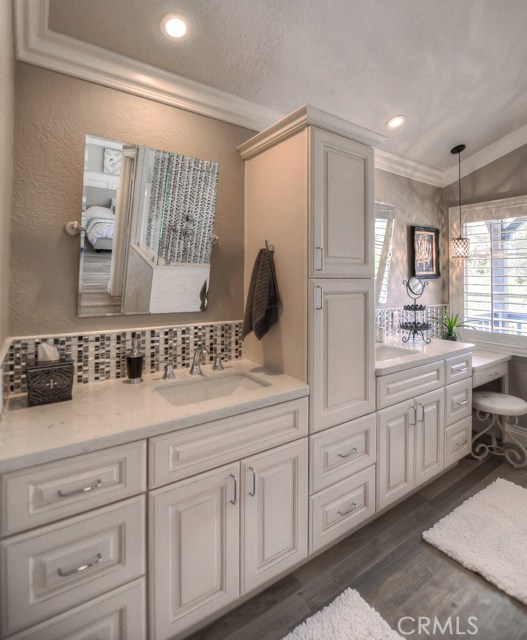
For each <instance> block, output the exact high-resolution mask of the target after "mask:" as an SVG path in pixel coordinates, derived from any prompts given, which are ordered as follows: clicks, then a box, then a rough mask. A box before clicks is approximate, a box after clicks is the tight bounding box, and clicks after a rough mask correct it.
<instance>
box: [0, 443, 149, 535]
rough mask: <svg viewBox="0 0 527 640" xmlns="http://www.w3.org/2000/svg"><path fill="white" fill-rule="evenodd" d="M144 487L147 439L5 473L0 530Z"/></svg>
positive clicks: (61, 515)
mask: <svg viewBox="0 0 527 640" xmlns="http://www.w3.org/2000/svg"><path fill="white" fill-rule="evenodd" d="M145 490H146V441H145V440H142V441H140V442H132V443H131V444H127V445H122V446H119V447H112V448H111V449H104V450H103V451H94V452H93V453H86V454H84V455H81V456H76V457H74V458H66V459H64V460H59V461H57V462H51V463H49V464H42V465H38V466H35V467H29V468H27V469H22V470H20V471H13V472H11V473H6V474H4V475H2V476H1V478H0V496H1V497H2V502H3V503H4V507H3V509H1V510H0V534H1V535H4V536H5V535H10V534H12V533H18V532H19V531H24V530H26V529H32V528H33V527H36V526H40V525H42V524H47V523H49V522H53V521H55V520H60V519H61V518H67V517H69V516H73V515H76V514H78V513H82V512H83V511H87V510H88V509H94V508H96V507H101V506H103V505H105V504H109V503H110V502H115V501H117V500H122V499H124V498H129V497H130V496H133V495H136V494H138V493H141V492H143V491H145Z"/></svg>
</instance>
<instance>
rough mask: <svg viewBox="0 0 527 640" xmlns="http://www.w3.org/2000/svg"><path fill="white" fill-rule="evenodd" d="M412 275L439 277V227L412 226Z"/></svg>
mask: <svg viewBox="0 0 527 640" xmlns="http://www.w3.org/2000/svg"><path fill="white" fill-rule="evenodd" d="M411 230H412V233H411V237H412V275H414V276H417V277H418V278H439V277H440V275H441V272H440V266H439V229H436V228H435V227H411Z"/></svg>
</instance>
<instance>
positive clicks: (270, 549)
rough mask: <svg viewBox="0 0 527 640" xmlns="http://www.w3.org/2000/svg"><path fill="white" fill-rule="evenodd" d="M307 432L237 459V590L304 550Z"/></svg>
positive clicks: (250, 586)
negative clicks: (239, 528) (240, 496)
mask: <svg viewBox="0 0 527 640" xmlns="http://www.w3.org/2000/svg"><path fill="white" fill-rule="evenodd" d="M307 473H308V469H307V438H304V439H302V440H299V441H297V442H293V443H291V444H288V445H284V446H282V447H278V448H276V449H272V450H271V451H267V452H266V453H263V454H260V455H256V456H253V457H252V458H247V459H245V460H243V461H242V470H241V474H242V479H243V487H242V491H243V496H244V499H243V509H244V510H243V516H242V517H243V520H242V523H243V535H242V545H243V546H242V561H243V570H242V593H247V592H248V591H251V590H252V589H254V588H255V587H257V586H259V585H260V584H263V583H264V582H266V581H268V580H270V579H271V578H272V577H273V576H275V575H278V574H280V573H282V572H283V571H285V570H286V569H288V568H289V567H292V566H293V565H295V564H296V563H297V562H299V561H300V560H302V559H303V558H305V557H306V555H307V509H308V503H307V500H308V494H307Z"/></svg>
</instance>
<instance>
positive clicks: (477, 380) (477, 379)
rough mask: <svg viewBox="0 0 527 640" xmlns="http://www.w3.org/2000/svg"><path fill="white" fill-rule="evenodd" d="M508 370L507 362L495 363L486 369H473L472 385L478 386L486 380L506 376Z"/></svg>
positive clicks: (489, 380) (490, 380)
mask: <svg viewBox="0 0 527 640" xmlns="http://www.w3.org/2000/svg"><path fill="white" fill-rule="evenodd" d="M508 371H509V364H508V362H502V363H501V364H497V365H495V366H494V367H488V368H487V369H480V370H479V371H474V376H473V384H472V386H473V387H479V386H480V385H482V384H485V383H486V382H492V381H493V380H497V379H499V378H502V377H503V376H506V375H507V373H508Z"/></svg>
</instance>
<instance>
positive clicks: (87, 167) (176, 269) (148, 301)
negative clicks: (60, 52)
mask: <svg viewBox="0 0 527 640" xmlns="http://www.w3.org/2000/svg"><path fill="white" fill-rule="evenodd" d="M218 171H219V166H218V163H217V162H212V161H207V160H201V159H199V158H192V157H190V156H183V155H179V154H176V153H170V152H168V151H160V150H158V149H149V148H148V147H141V146H137V145H131V144H126V143H124V142H118V141H115V140H107V139H104V138H99V137H96V136H91V135H88V136H86V146H85V152H84V188H83V196H82V221H81V226H82V232H81V235H80V256H81V258H80V270H79V297H78V315H79V316H80V317H83V316H84V317H85V316H106V315H119V314H138V313H175V312H189V311H204V310H205V309H206V307H207V294H208V288H209V277H210V264H211V253H212V244H213V238H214V217H215V212H216V193H217V181H218Z"/></svg>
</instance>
